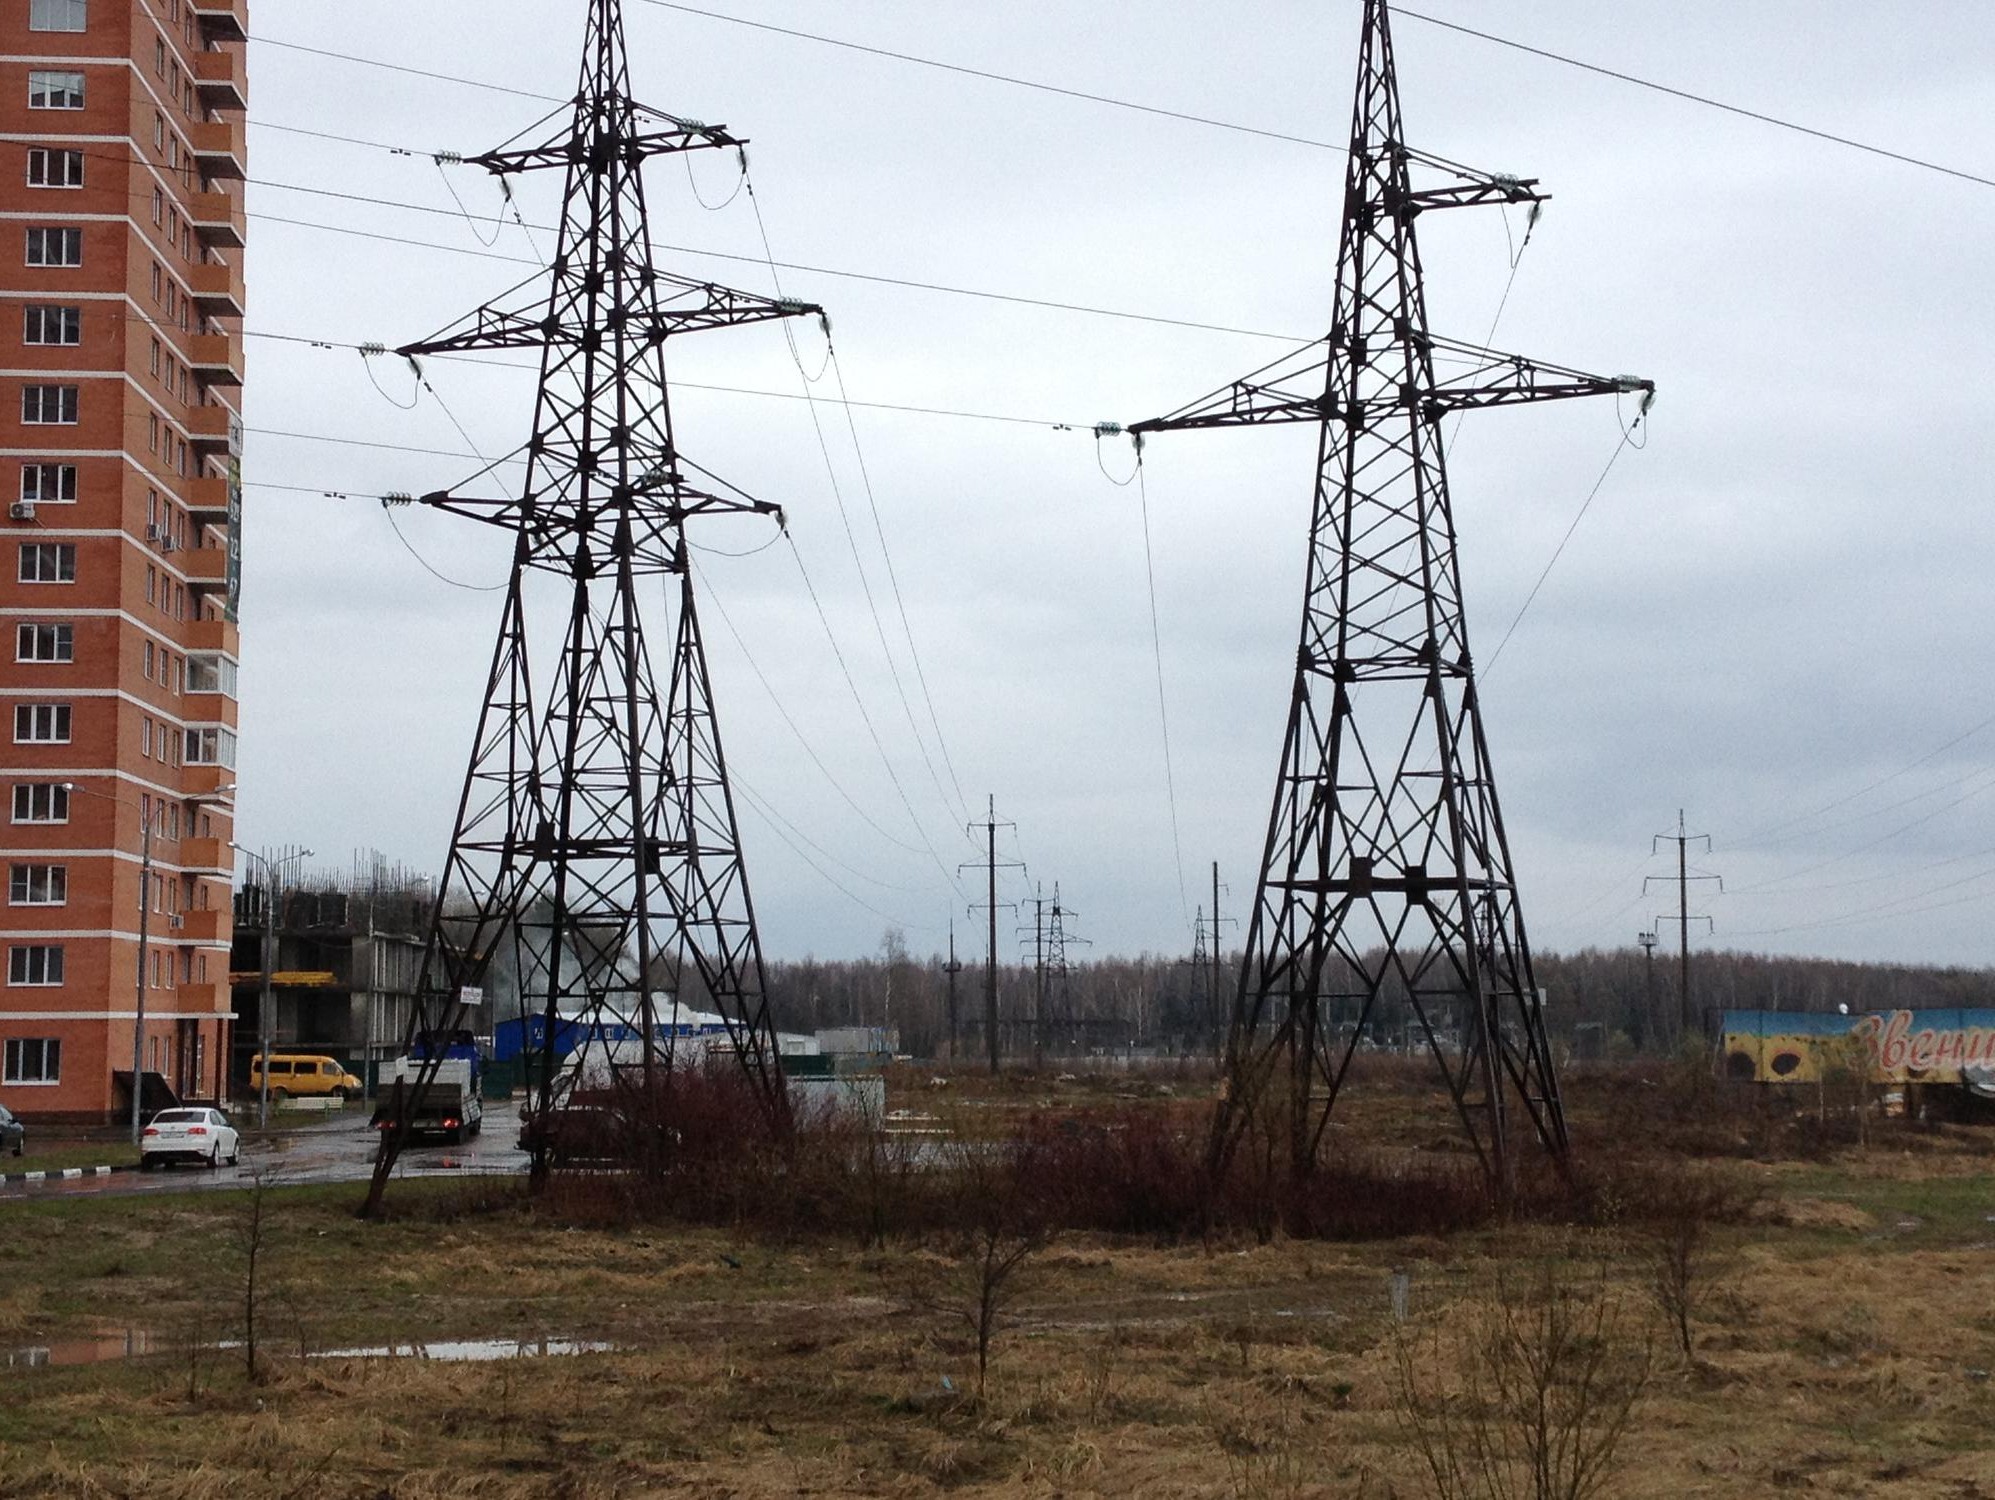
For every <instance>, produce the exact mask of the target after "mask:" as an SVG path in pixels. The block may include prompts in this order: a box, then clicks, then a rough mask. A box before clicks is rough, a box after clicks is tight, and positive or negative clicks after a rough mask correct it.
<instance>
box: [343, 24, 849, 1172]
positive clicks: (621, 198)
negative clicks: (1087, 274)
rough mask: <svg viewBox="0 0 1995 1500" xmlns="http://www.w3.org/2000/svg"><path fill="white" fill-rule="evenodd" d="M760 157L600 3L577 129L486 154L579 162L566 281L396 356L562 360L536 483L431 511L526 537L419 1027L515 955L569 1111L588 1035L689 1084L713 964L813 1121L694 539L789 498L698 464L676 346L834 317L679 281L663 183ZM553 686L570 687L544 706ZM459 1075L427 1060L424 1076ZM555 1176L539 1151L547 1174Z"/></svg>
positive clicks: (638, 1077) (527, 164)
mask: <svg viewBox="0 0 1995 1500" xmlns="http://www.w3.org/2000/svg"><path fill="white" fill-rule="evenodd" d="M745 144H746V143H745V142H744V141H742V140H740V139H739V138H737V137H735V136H734V135H731V134H729V133H728V131H727V130H725V129H724V128H722V127H719V126H712V125H705V124H701V123H699V122H696V121H692V120H684V119H679V118H677V117H675V116H672V115H667V114H664V113H662V112H660V111H657V110H654V109H649V108H647V107H645V106H643V105H640V104H637V103H636V102H634V101H633V100H632V99H631V97H630V89H629V68H628V63H627V59H626V55H625V47H624V34H623V15H622V8H621V3H620V0H590V13H589V23H588V33H587V38H586V43H585V48H584V56H583V63H582V74H581V83H580V86H579V88H578V89H577V92H576V95H575V102H574V112H573V116H572V119H571V121H570V122H569V123H567V124H564V125H563V126H561V127H560V128H559V129H558V131H557V132H556V133H555V134H554V135H553V136H551V137H550V138H549V139H547V140H545V141H544V142H542V143H540V144H537V145H529V146H524V147H517V146H513V145H511V144H510V143H509V144H508V145H507V146H505V147H501V148H500V149H498V150H495V151H491V152H487V153H486V154H484V155H483V156H478V157H474V158H471V161H472V162H473V163H474V164H475V165H478V166H482V167H484V168H485V169H486V170H488V171H490V172H492V173H494V174H496V175H498V176H500V177H502V178H503V177H506V176H509V175H510V174H513V173H518V172H528V171H535V170H559V171H561V172H563V173H565V174H566V186H565V189H564V192H563V196H562V210H561V229H560V238H559V242H558V244H557V246H556V248H555V253H554V259H553V261H552V262H551V264H550V267H549V272H548V280H549V285H548V287H547V289H546V291H545V292H539V291H533V290H529V289H527V288H526V287H525V286H523V287H522V288H520V289H516V290H515V292H513V293H509V294H507V298H506V299H502V300H501V301H500V302H498V303H495V304H492V305H488V306H485V307H481V308H479V309H478V310H477V311H476V312H475V313H473V314H471V315H470V316H469V317H468V318H466V319H464V320H462V321H461V322H460V323H458V324H455V325H452V327H451V328H449V329H446V330H445V331H444V332H442V333H441V334H439V335H437V336H436V337H434V338H429V339H424V340H422V341H420V342H418V343H414V344H410V345H408V346H407V347H405V348H403V349H401V350H399V351H397V352H399V353H401V354H404V355H408V356H419V355H427V354H443V353H462V352H465V351H471V350H490V349H522V348H526V349H539V350H540V351H542V352H541V364H540V385H539V392H538V396H537V398H536V402H535V410H534V420H533V434H532V436H531V437H530V438H529V439H528V440H527V443H526V446H525V449H524V452H525V455H526V477H525V481H524V483H523V485H522V487H521V488H520V490H519V492H518V493H517V495H515V496H513V497H510V498H505V499H477V498H471V497H469V496H467V495H465V494H460V493H458V492H457V491H455V490H445V491H439V492H436V493H433V494H428V495H424V496H422V497H421V501H420V503H422V504H424V505H428V506H431V507H433V508H434V509H437V510H441V511H447V512H450V513H451V514H454V515H460V516H465V517H468V518H470V519H472V520H475V521H480V522H483V523H485V524H486V525H490V526H495V527H498V528H500V529H502V530H504V531H506V532H507V533H509V534H510V535H512V536H513V537H514V539H515V540H514V552H513V567H512V578H511V582H510V585H509V587H508V590H507V593H506V599H505V604H504V608H503V611H502V614H501V617H500V625H499V637H498V644H497V646H496V648H495V650H494V652H493V656H492V666H491V673H490V675H489V677H488V679H487V685H486V691H485V704H484V708H483V710H482V711H481V713H480V715H479V721H478V731H477V735H476V738H475V739H474V741H473V743H472V751H471V763H470V768H469V770H468V772H467V773H466V776H465V781H464V791H463V795H462V798H461V799H460V802H459V806H458V814H457V823H456V831H455V833H454V834H453V836H452V838H451V843H450V854H449V857H448V859H447V861H446V863H445V866H444V872H443V879H442V882H441V885H440V888H439V890H438V894H437V902H436V908H435V911H436V917H435V919H434V921H433V922H432V924H431V928H430V931H429V935H428V939H427V942H426V945H425V948H424V955H423V968H422V977H421V980H420V983H419V989H418V993H417V1003H416V1006H415V1018H414V1020H413V1022H412V1025H411V1037H412V1039H414V1038H415V1037H417V1036H420V1035H422V1034H424V1033H429V1032H444V1033H448V1032H450V1031H453V1030H455V1029H456V1028H457V1027H458V1026H459V1025H460V1024H461V1020H462V1017H463V1014H464V1011H465V1006H464V1003H463V1001H464V991H465V989H466V988H467V987H472V986H478V985H480V984H481V983H482V981H483V979H484V976H485V974H486V971H487V969H488V967H489V966H490V965H491V963H492V961H493V959H494V957H495V954H496V952H497V950H498V948H499V945H500V944H502V943H505V942H510V944H511V951H512V954H513V956H514V959H515V962H516V968H517V972H518V975H519V983H520V993H521V1000H522V1007H523V1009H525V1008H526V1007H527V1006H528V1005H529V1003H531V1005H532V1007H533V1008H534V1009H537V1010H538V1011H539V1022H540V1024H541V1025H542V1026H543V1027H544V1030H543V1032H542V1033H541V1035H540V1037H539V1038H538V1041H539V1053H538V1055H539V1058H540V1059H541V1068H540V1070H539V1071H540V1077H539V1078H538V1079H536V1080H533V1085H534V1098H535V1103H534V1108H535V1110H536V1111H537V1118H538V1119H539V1120H540V1121H542V1122H547V1121H549V1120H550V1118H551V1114H552V1112H554V1111H558V1110H559V1109H560V1108H561V1106H562V1103H563V1100H564V1098H566V1097H567V1096H568V1095H569V1094H570V1093H572V1092H573V1091H572V1090H565V1091H564V1090H561V1089H559V1088H557V1080H556V1064H555V1058H556V1052H557V1050H558V1048H559V1047H560V1046H561V1044H563V1043H564V1042H565V1043H567V1045H568V1046H569V1047H570V1048H571V1049H572V1050H571V1052H570V1065H571V1066H572V1067H573V1068H574V1070H575V1072H574V1076H575V1078H577V1079H578V1080H579V1079H583V1078H585V1077H592V1076H593V1077H596V1078H598V1080H599V1081H603V1082H607V1081H611V1080H614V1081H618V1082H626V1081H627V1082H631V1083H633V1084H639V1083H641V1085H642V1086H643V1088H644V1090H645V1092H646V1094H647V1095H648V1094H649V1093H650V1091H651V1089H652V1087H653V1085H654V1084H655V1083H656V1082H657V1081H658V1079H659V1075H660V1074H661V1073H662V1074H663V1076H664V1078H665V1080H666V1081H669V1077H670V1070H671V1068H672V1065H673V1062H674V1053H675V1048H674V1046H673V1038H675V1037H676V1036H677V1035H678V1034H679V1033H680V1030H681V1018H680V1016H679V1014H678V1010H677V1007H678V1002H679V998H680V996H682V995H683V994H685V992H686V990H687V988H688V984H689V981H691V980H693V979H694V978H695V977H696V978H697V980H698V982H699V984H700V986H701V987H702V988H703V989H704V991H705V992H706V995H707V996H708V997H710V1000H711V1003H712V1005H713V1007H714V1009H715V1010H717V1011H718V1012H719V1013H720V1015H721V1016H722V1017H723V1018H724V1020H725V1021H726V1024H727V1031H728V1035H729V1039H730V1041H731V1043H732V1045H733V1047H734V1049H735V1051H736V1054H737V1055H738V1056H739V1058H740V1060H741V1065H742V1067H743V1068H744V1069H745V1071H746V1074H747V1077H748V1079H749V1082H750V1083H751V1084H752V1086H753V1087H754V1089H755V1091H756V1093H757V1095H758V1097H759V1098H760V1099H761V1100H762V1101H763V1103H764V1105H765V1107H766V1108H767V1109H768V1110H769V1111H770V1112H771V1115H772V1117H774V1118H775V1119H776V1120H777V1121H778V1122H779V1123H780V1122H782V1121H784V1120H786V1119H787V1108H786V1101H785V1095H784V1092H783V1083H782V1077H781V1073H780V1070H779V1065H778V1061H777V1048H776V1037H775V1032H774V1029H773V1026H772V1024H771V1021H770V1017H769V1007H768V997H767V995H766V993H765V992H764V989H763V977H762V954H761V943H760V938H759V936H758V934H757V931H756V926H755V911H754V906H753V904H752V902H751V901H750V899H749V891H748V880H747V876H746V873H745V871H744V869H743V864H742V856H741V841H740V837H739V833H738V831H737V828H736V823H735V816H734V805H733V799H732V795H731V793H730V790H729V787H728V780H727V763H726V759H725V757H724V755H723V753H722V748H721V738H720V730H719V726H718V724H717V723H716V721H715V717H714V705H713V697H712V690H711V685H710V683H709V681H708V676H707V660H706V651H705V647H704V645H703V644H702V640H701V636H700V625H699V616H698V613H697V611H696V609H695V607H694V599H693V579H692V573H691V570H690V568H689V567H688V564H687V556H686V538H685V525H686V522H687V521H688V520H689V519H691V518H694V517H701V516H710V515H725V514H755V515H773V516H776V517H777V518H778V519H780V515H781V512H780V511H779V510H778V508H777V507H776V506H774V505H772V504H769V503H767V502H765V501H760V500H755V499H751V498H750V497H749V496H747V495H745V494H743V493H742V492H741V491H739V490H737V489H735V488H733V487H732V486H730V485H728V484H726V483H724V482H723V481H721V480H719V479H717V478H716V477H714V476H713V475H712V474H710V473H708V472H707V471H706V470H704V469H701V468H700V467H699V466H698V465H696V464H694V463H692V462H691V460H689V459H687V458H686V457H685V456H684V454H682V453H681V452H680V450H679V447H678V444H677V441H676V439H675V436H674V433H673V428H672V416H671V408H670V405H669V401H668V396H667V389H666V379H665V364H664V346H665V341H666V340H667V339H668V338H669V337H670V336H672V335H674V334H680V333H688V332H693V331H696V330H700V329H707V328H725V327H733V326H736V325H740V324H745V323H759V322H763V321H766V320H769V319H774V318H788V317H796V316H801V315H806V314H817V315H819V316H822V313H821V309H819V308H818V307H816V306H815V305H813V304H806V303H800V302H790V301H772V300H770V299H768V298H765V297H759V296H756V295H753V294H751V293H746V292H739V291H734V290H732V289H730V288H727V287H722V286H716V285H713V284H711V283H708V282H700V281H692V280H687V279H685V278H682V277H677V276H672V275H668V274H666V273H664V272H661V271H658V270H657V269H655V268H654V267H653V265H652V250H651V237H650V230H649V219H648V214H647V210H646V205H645V195H644V181H643V175H642V168H643V165H644V163H645V162H646V161H648V160H650V159H651V158H652V157H655V156H661V155H665V154H668V153H676V152H682V151H700V150H710V149H725V148H733V149H735V150H736V151H740V150H741V148H742V147H743V146H744V145H745ZM535 280H536V281H537V280H538V278H535ZM491 467H493V466H488V468H487V470H484V471H481V472H480V475H479V476H474V478H473V480H472V481H471V482H470V484H471V485H475V484H476V483H477V481H478V479H479V478H482V477H483V475H484V474H485V473H488V472H489V470H490V468H491ZM672 575H676V577H677V580H678V583H677V588H676V591H674V590H671V589H670V587H669V585H668V588H667V593H668V596H669V595H670V594H671V593H673V592H676V603H677V609H678V629H677V634H676V639H675V641H674V644H673V656H672V666H671V672H670V676H669V680H668V686H667V690H666V691H665V692H664V693H663V694H661V693H660V692H659V691H658V683H657V680H656V678H655V677H654V675H653V672H652V666H651V659H650V656H649V653H648V650H647V647H646V644H645V639H644V629H643V624H642V619H641V613H640V609H639V600H638V590H639V584H640V580H644V579H648V578H651V577H654V576H656V577H661V578H667V577H669V576H672ZM535 579H538V580H541V581H540V582H539V583H537V584H535V585H534V586H533V587H532V588H531V590H530V587H529V585H530V581H531V580H535ZM530 592H531V593H533V594H534V595H536V596H539V597H543V598H545V599H546V600H547V607H548V609H549V611H550V613H551V612H552V610H553V609H554V607H555V601H556V600H558V601H559V603H560V604H561V605H564V606H565V609H563V610H562V613H563V614H565V617H566V618H565V625H564V627H563V628H562V630H561V632H560V635H559V638H558V641H557V642H555V643H554V644H552V645H551V646H548V647H544V648H543V650H542V652H541V653H540V654H539V656H538V658H536V657H534V655H533V654H532V653H530V652H529V641H528V615H529V611H528V603H529V593H530ZM536 676H540V677H541V678H542V680H543V681H546V680H547V679H548V678H550V677H551V679H552V686H551V691H548V692H547V693H546V698H545V703H544V705H541V706H536V698H535V692H534V679H535V677H536ZM667 989H669V990H670V1004H669V1006H668V1007H661V1005H660V995H661V992H662V991H665V990H667ZM661 1009H669V1011H670V1013H669V1014H661ZM529 1013H531V1012H529ZM661 1031H662V1032H663V1033H664V1040H663V1042H662V1043H661V1040H660V1037H661ZM633 1043H635V1047H634V1049H633ZM591 1049H600V1050H601V1052H602V1056H601V1057H599V1058H592V1056H591ZM430 1050H431V1052H432V1053H436V1052H437V1051H438V1049H435V1048H432V1049H430ZM633 1050H634V1051H635V1054H636V1056H635V1059H634V1060H633V1058H632V1055H631V1054H632V1052H633ZM633 1061H634V1066H633ZM436 1067H437V1063H436V1062H435V1061H432V1062H431V1063H430V1064H429V1066H427V1067H426V1068H425V1069H423V1070H422V1071H421V1072H420V1073H419V1075H418V1083H417V1085H416V1086H417V1088H418V1089H419V1090H420V1089H421V1088H422V1087H423V1086H424V1085H425V1084H427V1083H428V1082H429V1081H430V1080H431V1079H432V1078H433V1077H434V1074H435V1071H436ZM633 1075H635V1076H633ZM542 1139H543V1140H544V1139H545V1132H543V1135H542ZM400 1145H401V1140H400V1133H399V1132H397V1131H387V1132H384V1134H383V1140H382V1149H381V1153H380V1156H379V1158H378V1160H377V1164H376V1172H375V1186H374V1190H373V1192H372V1193H371V1194H370V1197H369V1207H370V1209H371V1208H372V1207H373V1206H375V1205H376V1204H378V1200H379V1196H380V1190H381V1187H382V1185H383V1184H384V1183H385V1181H386V1178H387V1175H388V1173H389V1171H390V1170H392V1166H393V1160H394V1155H395V1153H396V1152H397V1151H398V1150H399V1149H400ZM546 1166H547V1151H546V1150H545V1149H540V1150H537V1151H536V1153H535V1171H536V1174H537V1175H539V1174H542V1173H544V1172H545V1170H546Z"/></svg>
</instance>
